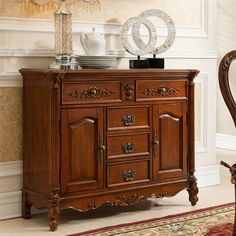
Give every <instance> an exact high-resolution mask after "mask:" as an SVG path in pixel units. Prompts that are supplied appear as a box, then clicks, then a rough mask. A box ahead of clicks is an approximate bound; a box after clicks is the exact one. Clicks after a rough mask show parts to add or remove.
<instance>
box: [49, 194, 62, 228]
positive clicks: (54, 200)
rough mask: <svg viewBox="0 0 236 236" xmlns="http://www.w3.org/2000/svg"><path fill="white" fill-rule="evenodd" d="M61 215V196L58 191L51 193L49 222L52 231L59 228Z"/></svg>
mask: <svg viewBox="0 0 236 236" xmlns="http://www.w3.org/2000/svg"><path fill="white" fill-rule="evenodd" d="M59 216H60V197H59V194H58V192H57V191H53V192H52V193H51V198H50V199H49V207H48V224H49V227H50V230H51V231H55V230H57V226H58V221H59Z"/></svg>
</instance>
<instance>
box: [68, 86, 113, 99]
mask: <svg viewBox="0 0 236 236" xmlns="http://www.w3.org/2000/svg"><path fill="white" fill-rule="evenodd" d="M112 94H114V92H113V91H111V90H110V89H99V88H96V87H91V88H88V89H85V90H83V91H81V92H80V91H79V90H75V91H74V92H73V93H69V94H68V95H69V96H71V97H73V98H80V99H91V98H92V99H95V98H105V97H109V96H112Z"/></svg>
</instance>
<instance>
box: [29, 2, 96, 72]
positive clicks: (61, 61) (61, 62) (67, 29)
mask: <svg viewBox="0 0 236 236" xmlns="http://www.w3.org/2000/svg"><path fill="white" fill-rule="evenodd" d="M25 1H26V0H25ZM30 1H33V3H34V4H37V5H38V6H44V5H47V4H51V3H58V4H60V5H59V7H58V9H57V10H56V12H55V13H54V22H55V61H54V62H53V63H52V64H50V65H49V68H50V69H63V70H64V69H79V68H80V67H79V65H78V62H76V61H75V60H73V59H74V57H73V56H72V52H73V50H72V14H71V12H70V11H69V9H68V7H67V5H70V4H74V3H76V2H77V3H81V2H83V3H84V4H86V5H88V6H94V5H98V6H99V7H100V2H99V0H30ZM29 4H30V3H29Z"/></svg>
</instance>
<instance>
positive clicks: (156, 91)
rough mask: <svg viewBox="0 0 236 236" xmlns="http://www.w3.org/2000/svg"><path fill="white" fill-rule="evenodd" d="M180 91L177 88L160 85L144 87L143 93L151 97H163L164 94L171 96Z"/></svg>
mask: <svg viewBox="0 0 236 236" xmlns="http://www.w3.org/2000/svg"><path fill="white" fill-rule="evenodd" d="M178 92H180V90H179V89H177V88H168V87H166V86H165V85H160V87H159V88H152V89H144V90H143V94H144V95H146V96H152V97H158V96H160V97H164V96H173V95H175V94H177V93H178Z"/></svg>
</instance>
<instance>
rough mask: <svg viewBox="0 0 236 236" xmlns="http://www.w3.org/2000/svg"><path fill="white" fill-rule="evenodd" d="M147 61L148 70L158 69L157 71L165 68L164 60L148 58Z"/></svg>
mask: <svg viewBox="0 0 236 236" xmlns="http://www.w3.org/2000/svg"><path fill="white" fill-rule="evenodd" d="M147 61H148V68H158V69H164V68H165V60H164V58H148V59H147Z"/></svg>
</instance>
